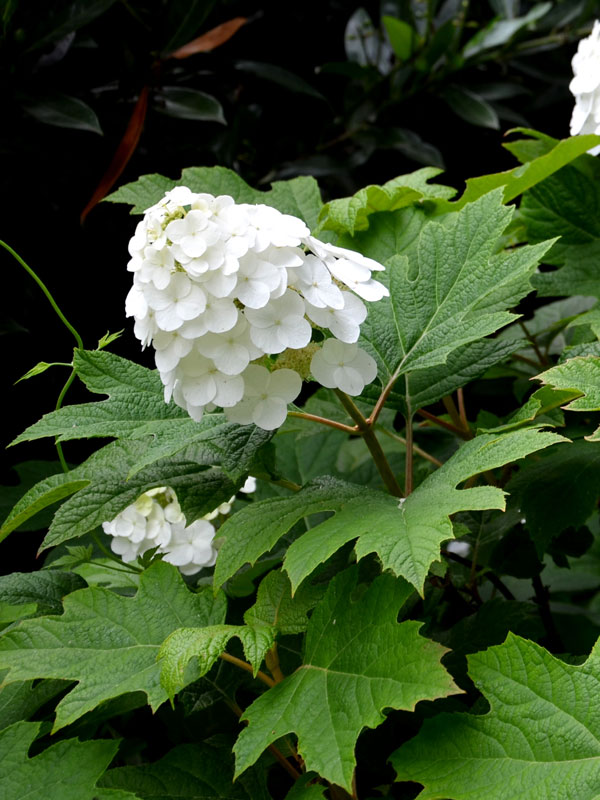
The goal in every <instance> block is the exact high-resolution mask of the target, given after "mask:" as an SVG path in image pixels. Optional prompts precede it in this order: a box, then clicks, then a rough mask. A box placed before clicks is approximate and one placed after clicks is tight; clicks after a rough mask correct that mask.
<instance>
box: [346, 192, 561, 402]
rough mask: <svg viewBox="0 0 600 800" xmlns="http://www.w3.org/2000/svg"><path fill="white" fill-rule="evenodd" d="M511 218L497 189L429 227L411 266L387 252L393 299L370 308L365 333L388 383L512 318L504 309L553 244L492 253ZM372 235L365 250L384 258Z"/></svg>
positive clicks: (524, 291) (524, 290)
mask: <svg viewBox="0 0 600 800" xmlns="http://www.w3.org/2000/svg"><path fill="white" fill-rule="evenodd" d="M511 217H512V209H510V208H507V207H506V206H504V205H502V197H501V192H500V191H498V190H496V191H494V192H491V193H490V194H487V195H485V196H484V197H482V198H481V199H480V200H478V201H476V202H474V203H470V204H469V205H467V206H466V207H465V208H463V209H462V210H461V211H459V212H458V213H457V214H452V215H448V216H447V217H446V218H445V219H444V221H443V222H429V223H428V224H426V225H424V226H423V228H422V230H421V234H420V236H419V240H418V245H417V247H416V249H415V257H414V260H413V262H412V263H410V262H409V260H408V259H407V258H406V257H405V256H392V254H391V253H389V254H388V255H387V257H386V259H384V260H385V261H386V262H387V264H388V271H389V285H390V293H391V298H390V299H389V300H388V299H384V300H381V301H379V302H378V303H375V304H373V307H372V308H371V309H370V312H369V316H368V317H367V320H366V321H365V323H364V324H363V326H362V335H361V342H362V343H363V344H364V346H365V348H366V349H368V350H369V352H370V353H371V355H373V356H374V357H375V358H376V360H377V362H378V365H379V367H380V375H381V376H382V378H383V379H384V380H386V381H387V380H389V379H391V380H395V379H397V378H398V377H399V376H401V375H404V374H406V373H409V372H412V371H415V370H422V369H425V368H430V367H434V366H436V365H439V364H445V363H446V360H447V358H448V356H449V355H450V354H451V353H452V352H454V351H455V350H457V349H458V348H459V347H462V346H464V345H466V344H468V343H470V342H474V341H477V340H480V339H483V337H485V336H488V335H489V334H491V333H494V332H495V331H496V330H498V328H501V327H503V326H504V325H506V324H508V323H509V322H511V321H512V320H513V319H515V315H514V314H512V313H509V312H508V311H507V310H506V309H507V308H510V307H511V306H514V305H515V304H516V303H517V302H518V301H519V300H520V299H521V298H522V297H524V296H525V295H526V294H527V293H528V292H529V291H530V289H531V285H530V283H529V278H530V276H531V275H532V274H533V272H534V270H535V268H536V265H537V263H538V262H539V260H540V259H541V258H542V256H543V254H544V253H545V252H546V251H547V249H548V248H549V247H550V245H551V242H550V243H545V244H541V245H535V246H531V247H529V246H527V247H521V248H519V249H517V250H515V251H505V252H501V253H495V247H496V245H497V242H498V239H499V238H500V236H501V234H502V232H503V231H504V229H505V228H506V226H507V225H508V223H509V221H510V219H511ZM369 234H371V231H369ZM369 234H367V235H365V236H363V237H362V242H361V243H362V245H363V252H365V253H366V255H369V256H372V257H376V256H375V252H376V253H377V255H379V256H381V248H382V243H381V242H377V241H374V240H373V238H372V236H369ZM371 243H373V245H374V247H373V250H371V246H370V245H371ZM390 256H391V258H390ZM432 287H435V291H432ZM407 380H408V378H407ZM408 391H410V388H408Z"/></svg>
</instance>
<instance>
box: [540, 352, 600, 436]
mask: <svg viewBox="0 0 600 800" xmlns="http://www.w3.org/2000/svg"><path fill="white" fill-rule="evenodd" d="M537 377H538V379H539V380H541V381H542V383H544V384H547V385H548V386H553V387H554V388H555V389H563V390H568V391H571V392H573V393H575V392H577V393H578V395H579V396H578V397H577V399H575V400H573V401H572V402H570V403H569V404H568V405H565V406H564V408H565V409H566V410H567V411H600V358H598V357H597V356H586V357H579V358H571V359H569V360H568V361H565V362H564V363H562V364H557V366H555V367H552V368H551V369H548V370H546V372H542V373H541V374H540V375H538V376H537ZM586 439H588V440H589V441H592V442H594V441H599V440H600V426H599V427H598V428H596V430H595V431H594V433H593V434H591V436H586Z"/></svg>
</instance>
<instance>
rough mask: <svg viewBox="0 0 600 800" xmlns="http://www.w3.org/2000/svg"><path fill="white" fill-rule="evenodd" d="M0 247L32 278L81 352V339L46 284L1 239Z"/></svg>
mask: <svg viewBox="0 0 600 800" xmlns="http://www.w3.org/2000/svg"><path fill="white" fill-rule="evenodd" d="M0 245H1V246H2V247H3V248H4V249H5V250H7V251H8V252H9V253H10V254H11V256H13V258H14V259H16V261H18V262H19V264H20V265H21V266H22V267H23V269H25V270H26V271H27V272H28V273H29V275H30V276H31V277H32V278H33V280H34V281H35V282H36V283H37V285H38V286H39V287H40V289H41V290H42V292H43V293H44V294H45V295H46V297H47V299H48V301H49V302H50V305H51V306H52V308H53V309H54V311H55V312H56V314H57V315H58V317H59V319H60V320H61V322H62V323H63V324H64V326H65V327H66V328H67V329H68V330H69V331H70V332H71V333H72V334H73V336H74V337H75V341H76V342H77V347H78V348H79V349H80V350H83V341H82V339H81V336H80V335H79V334H78V333H77V331H76V330H75V328H74V327H73V326H72V325H71V323H70V322H69V321H68V319H67V318H66V317H65V315H64V314H63V312H62V311H61V310H60V308H59V307H58V304H57V303H56V300H55V299H54V298H53V297H52V294H51V293H50V290H49V289H48V287H47V286H46V284H45V283H44V282H43V281H42V280H41V278H39V277H38V276H37V275H36V273H35V272H34V271H33V270H32V269H31V267H30V266H29V265H28V264H26V263H25V261H23V259H22V258H21V256H20V255H19V254H18V253H16V252H15V251H14V250H13V249H12V247H10V245H8V244H6V242H3V241H2V240H1V239H0Z"/></svg>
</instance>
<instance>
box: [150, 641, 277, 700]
mask: <svg viewBox="0 0 600 800" xmlns="http://www.w3.org/2000/svg"><path fill="white" fill-rule="evenodd" d="M234 637H236V638H237V639H239V640H240V642H241V643H242V645H243V648H244V653H245V655H246V658H247V659H248V661H249V662H250V663H251V664H252V668H253V669H254V674H255V675H256V673H257V672H258V670H259V667H260V665H261V664H262V661H263V659H264V657H265V653H266V652H267V650H268V649H269V648H270V647H272V646H273V642H274V641H275V628H273V627H269V626H266V625H258V626H256V627H255V626H253V625H211V626H209V627H207V628H179V629H178V630H176V631H173V633H172V634H170V636H168V638H167V639H166V640H165V642H164V643H163V645H162V646H161V648H160V650H159V653H158V659H159V661H160V665H161V672H160V682H161V685H162V686H163V687H164V688H165V690H166V691H167V693H168V695H169V697H170V698H171V699H173V697H175V695H176V694H177V692H179V691H180V690H181V689H183V688H184V687H185V686H187V684H188V683H191V682H192V681H195V680H197V679H198V678H201V677H202V676H204V675H206V673H207V672H209V670H210V668H211V667H212V665H213V664H214V663H215V661H216V660H217V659H218V658H219V656H220V655H221V653H222V652H223V651H224V650H225V649H226V647H227V643H228V642H229V640H230V639H233V638H234ZM193 658H197V659H198V672H195V673H194V674H193V675H191V676H188V677H187V678H186V675H185V672H186V668H187V666H188V664H189V663H190V661H191V660H192V659H193Z"/></svg>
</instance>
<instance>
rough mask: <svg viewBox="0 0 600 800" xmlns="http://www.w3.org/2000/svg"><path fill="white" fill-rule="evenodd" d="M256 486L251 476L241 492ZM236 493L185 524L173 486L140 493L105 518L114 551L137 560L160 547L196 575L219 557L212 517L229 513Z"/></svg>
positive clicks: (173, 561)
mask: <svg viewBox="0 0 600 800" xmlns="http://www.w3.org/2000/svg"><path fill="white" fill-rule="evenodd" d="M255 489H256V478H253V477H252V476H250V477H249V478H247V480H246V483H245V484H244V485H243V486H242V488H241V489H240V492H244V493H245V494H250V493H252V492H254V491H255ZM234 500H235V495H234V496H233V497H230V498H229V500H228V501H227V502H226V503H221V505H220V506H217V508H215V509H214V510H213V511H211V512H210V513H208V514H205V515H204V516H203V517H202V518H201V519H197V520H196V521H195V522H192V524H191V525H187V526H186V524H185V516H184V514H183V512H182V510H181V506H180V505H179V501H178V500H177V496H176V495H175V492H174V491H173V489H171V488H169V487H168V486H157V487H156V488H155V489H150V490H149V491H147V492H144V494H142V495H140V496H139V497H138V499H137V500H136V501H135V503H132V504H131V505H129V506H127V508H126V509H125V510H124V511H121V513H120V514H118V515H117V516H116V517H115V518H114V519H113V520H112V521H111V522H103V523H102V528H103V530H104V533H107V534H108V535H109V536H112V537H113V538H112V541H111V543H110V546H111V550H112V551H113V553H117V554H118V555H120V556H121V558H122V559H123V561H128V562H131V561H135V560H136V559H137V558H138V557H139V556H142V555H143V554H144V553H145V552H147V551H148V550H152V549H154V548H158V549H157V551H156V552H157V553H161V554H163V556H164V558H163V560H164V561H168V562H169V563H170V564H173V565H174V566H176V567H178V568H179V571H180V572H182V573H183V575H194V574H195V573H196V572H199V571H200V570H201V569H202V567H212V566H213V564H214V563H215V561H216V558H217V551H216V550H215V548H214V547H213V543H212V542H213V539H214V537H215V528H214V526H213V525H212V524H211V523H210V520H213V519H215V517H217V516H218V515H219V514H223V515H225V514H229V512H230V511H231V504H232V503H233V501H234Z"/></svg>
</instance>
